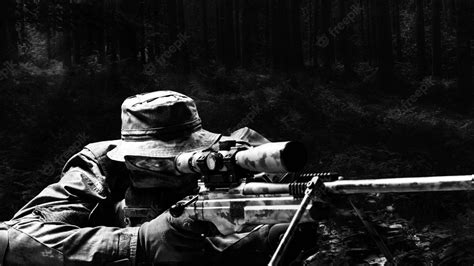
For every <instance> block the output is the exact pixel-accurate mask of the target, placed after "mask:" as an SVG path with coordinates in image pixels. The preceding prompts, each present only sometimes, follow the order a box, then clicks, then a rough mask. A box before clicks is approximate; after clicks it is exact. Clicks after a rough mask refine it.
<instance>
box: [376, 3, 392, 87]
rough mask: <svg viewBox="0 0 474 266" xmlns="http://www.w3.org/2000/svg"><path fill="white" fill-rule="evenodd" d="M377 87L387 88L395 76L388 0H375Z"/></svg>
mask: <svg viewBox="0 0 474 266" xmlns="http://www.w3.org/2000/svg"><path fill="white" fill-rule="evenodd" d="M375 13H376V18H375V21H376V47H377V65H378V67H379V69H378V72H377V81H376V83H377V87H378V88H386V86H387V85H389V84H390V83H391V81H392V77H393V73H392V72H393V55H392V33H391V27H390V5H389V2H388V1H386V0H375Z"/></svg>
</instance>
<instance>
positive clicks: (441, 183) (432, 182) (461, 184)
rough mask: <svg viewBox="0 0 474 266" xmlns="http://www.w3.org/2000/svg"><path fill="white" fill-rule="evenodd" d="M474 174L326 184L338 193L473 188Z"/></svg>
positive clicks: (346, 181) (339, 181)
mask: <svg viewBox="0 0 474 266" xmlns="http://www.w3.org/2000/svg"><path fill="white" fill-rule="evenodd" d="M473 178H474V175H455V176H430V177H404V178H384V179H368V180H338V181H334V182H327V183H324V185H325V186H326V187H327V188H328V189H330V190H331V191H333V192H334V193H338V194H359V193H390V192H394V193H403V192H423V191H459V190H472V189H473V184H472V181H473Z"/></svg>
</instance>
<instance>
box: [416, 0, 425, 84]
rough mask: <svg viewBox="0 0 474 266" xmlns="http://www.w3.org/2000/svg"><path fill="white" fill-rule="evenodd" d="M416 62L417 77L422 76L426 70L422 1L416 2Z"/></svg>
mask: <svg viewBox="0 0 474 266" xmlns="http://www.w3.org/2000/svg"><path fill="white" fill-rule="evenodd" d="M416 61H417V72H418V75H419V76H423V75H424V74H425V70H426V58H425V21H424V13H423V0H416Z"/></svg>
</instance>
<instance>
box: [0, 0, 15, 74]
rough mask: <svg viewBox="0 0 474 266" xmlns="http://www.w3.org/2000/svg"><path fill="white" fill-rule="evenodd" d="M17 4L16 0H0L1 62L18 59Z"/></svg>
mask: <svg viewBox="0 0 474 266" xmlns="http://www.w3.org/2000/svg"><path fill="white" fill-rule="evenodd" d="M15 6H16V2H15V0H2V1H0V39H1V40H2V41H1V42H0V63H1V62H5V61H15V62H16V61H17V60H18V45H17V43H18V34H17V32H16V29H15V23H16V18H15ZM2 67H3V66H2Z"/></svg>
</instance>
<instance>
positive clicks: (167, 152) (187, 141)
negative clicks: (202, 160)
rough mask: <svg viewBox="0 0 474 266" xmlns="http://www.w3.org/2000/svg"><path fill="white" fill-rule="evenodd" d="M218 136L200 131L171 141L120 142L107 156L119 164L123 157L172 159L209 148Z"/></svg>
mask: <svg viewBox="0 0 474 266" xmlns="http://www.w3.org/2000/svg"><path fill="white" fill-rule="evenodd" d="M220 136H221V135H220V134H216V133H212V132H209V131H207V130H204V129H201V130H198V131H196V132H193V133H191V134H190V135H188V136H186V137H184V138H179V139H173V140H166V141H164V140H158V139H156V140H146V141H138V140H137V141H125V140H121V141H120V143H119V144H118V146H117V147H116V148H115V149H113V150H111V151H109V152H108V153H107V156H108V157H109V158H110V159H112V160H114V161H119V162H124V161H125V156H127V155H129V156H144V157H154V158H166V157H174V156H177V155H178V154H180V153H182V152H191V151H197V150H202V149H206V148H209V147H211V146H212V145H213V144H214V143H216V142H217V140H219V138H220Z"/></svg>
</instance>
